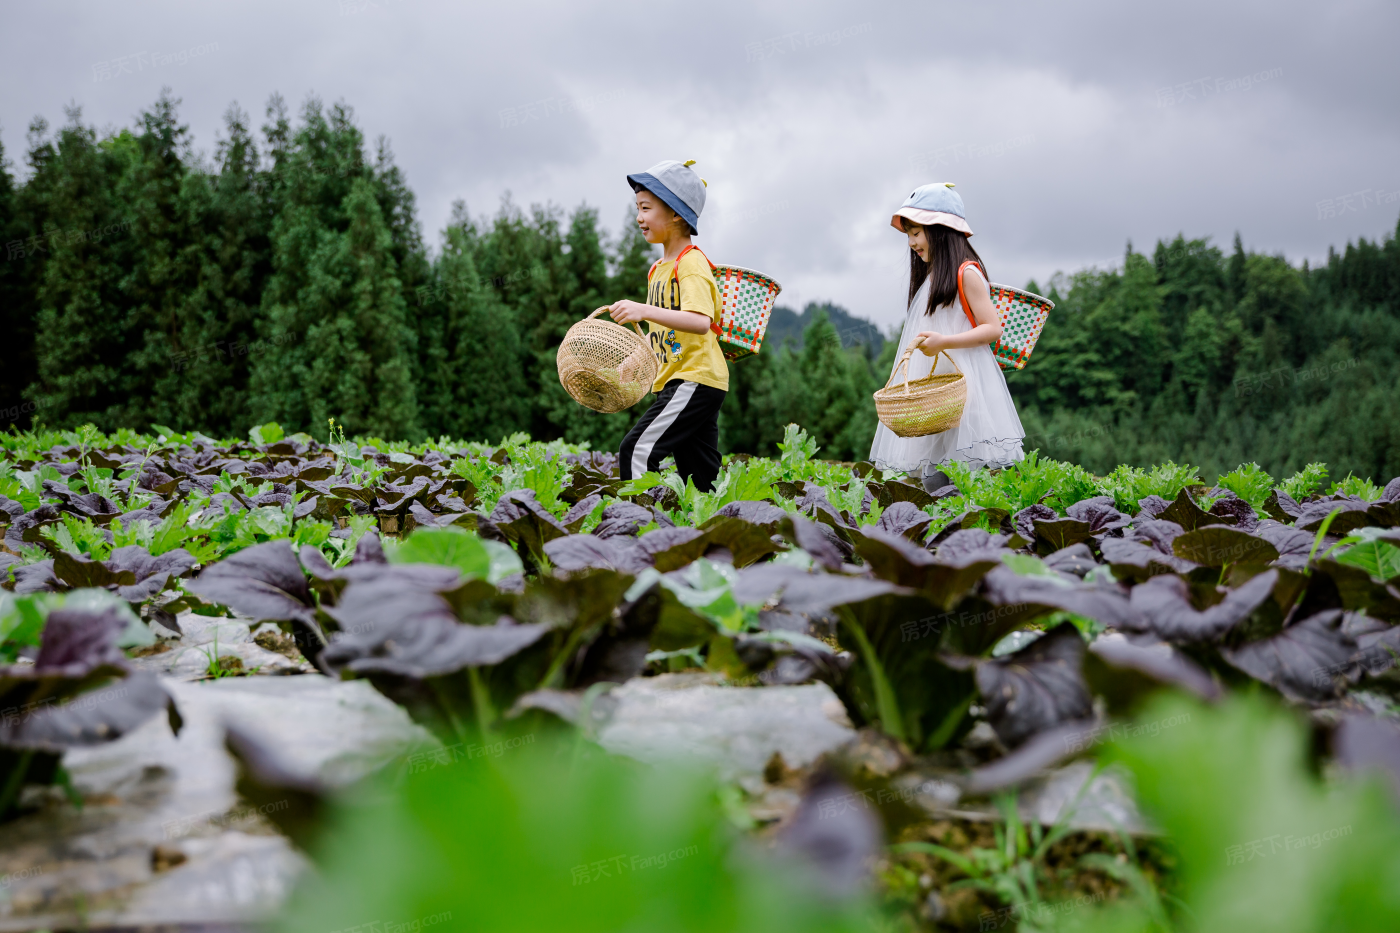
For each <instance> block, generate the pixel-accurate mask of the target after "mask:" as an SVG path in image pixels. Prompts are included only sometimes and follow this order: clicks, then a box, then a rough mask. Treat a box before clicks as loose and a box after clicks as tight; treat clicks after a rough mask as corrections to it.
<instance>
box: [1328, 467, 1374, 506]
mask: <svg viewBox="0 0 1400 933" xmlns="http://www.w3.org/2000/svg"><path fill="white" fill-rule="evenodd" d="M1327 492H1328V493H1329V494H1331V495H1336V494H1338V493H1340V494H1341V495H1344V496H1359V497H1360V498H1362V499H1365V500H1366V501H1368V502H1372V501H1375V500H1376V499H1379V498H1380V497H1381V489H1380V487H1379V486H1377V485H1376V484H1374V483H1372V482H1371V481H1370V480H1369V479H1362V478H1361V477H1359V476H1353V475H1351V474H1350V473H1348V474H1347V475H1346V477H1345V478H1344V479H1342V480H1339V481H1338V482H1335V483H1333V484H1332V486H1331V488H1329V489H1328V490H1327Z"/></svg>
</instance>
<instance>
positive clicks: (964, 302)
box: [958, 259, 992, 327]
mask: <svg viewBox="0 0 1400 933" xmlns="http://www.w3.org/2000/svg"><path fill="white" fill-rule="evenodd" d="M968 266H976V267H977V271H978V272H980V273H982V278H983V279H984V280H986V282H987V287H988V288H991V287H992V280H991V279H988V278H987V270H986V269H983V268H982V264H981V263H980V262H978V261H977V260H975V259H969V260H967V262H964V263H963V264H962V265H960V266H958V300H959V301H961V302H962V308H963V314H966V315H967V321H968V323H969V324H971V325H972V326H973V327H976V326H977V318H975V317H973V316H972V309H971V308H970V307H968V304H967V293H966V292H965V291H963V270H964V269H966V268H967V267H968Z"/></svg>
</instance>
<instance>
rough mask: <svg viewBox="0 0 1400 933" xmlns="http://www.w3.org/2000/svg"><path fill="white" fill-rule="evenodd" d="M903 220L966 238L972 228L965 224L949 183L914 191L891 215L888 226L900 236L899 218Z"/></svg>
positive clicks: (901, 226)
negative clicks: (946, 229) (942, 228)
mask: <svg viewBox="0 0 1400 933" xmlns="http://www.w3.org/2000/svg"><path fill="white" fill-rule="evenodd" d="M905 217H907V218H909V219H910V220H912V221H914V223H916V224H921V225H923V226H925V227H927V226H930V225H931V224H942V225H943V226H945V227H952V228H953V229H954V230H956V231H958V232H959V233H961V234H964V235H965V236H972V228H971V227H969V226H968V225H967V211H966V210H964V209H963V202H962V198H961V197H959V196H958V193H957V192H956V191H954V190H953V183H952V182H951V181H940V182H935V183H933V184H931V185H921V186H919V187H918V188H915V189H914V193H913V194H911V195H909V197H908V198H907V199H906V200H905V202H904V204H903V206H902V207H900V209H899V210H897V211H895V212H894V217H893V218H892V219H891V220H890V226H892V227H894V228H895V229H896V230H898V231H899V232H900V233H903V232H904V220H903V219H902V218H905Z"/></svg>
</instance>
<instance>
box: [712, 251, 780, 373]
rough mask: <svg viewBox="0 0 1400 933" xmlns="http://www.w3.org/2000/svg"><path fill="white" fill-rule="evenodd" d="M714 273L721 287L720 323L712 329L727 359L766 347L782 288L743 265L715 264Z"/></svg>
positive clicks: (716, 282)
mask: <svg viewBox="0 0 1400 933" xmlns="http://www.w3.org/2000/svg"><path fill="white" fill-rule="evenodd" d="M711 274H713V275H714V277H715V284H716V285H718V286H719V293H720V309H719V311H720V313H719V324H718V325H713V326H711V328H710V329H711V330H713V331H714V332H715V334H716V335H718V337H719V348H720V350H721V352H723V353H724V358H725V359H727V360H741V359H743V358H744V357H746V356H752V355H753V354H755V353H757V352H758V350H759V348H760V347H762V346H763V335H764V334H765V333H766V332H767V331H768V319H769V317H770V316H771V315H772V313H773V303H774V302H775V301H777V300H778V293H779V292H781V291H782V290H783V287H782V286H781V285H779V284H778V283H777V282H776V281H775V280H774V279H772V278H771V277H770V276H766V275H764V274H763V273H762V272H755V271H753V270H752V269H745V268H743V267H741V266H714V267H713V268H712V270H711Z"/></svg>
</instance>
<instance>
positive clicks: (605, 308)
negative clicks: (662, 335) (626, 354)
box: [586, 305, 647, 340]
mask: <svg viewBox="0 0 1400 933" xmlns="http://www.w3.org/2000/svg"><path fill="white" fill-rule="evenodd" d="M611 307H612V305H603V306H602V307H601V308H599V309H598V310H597V311H594V312H593V313H592V314H590V315H588V317H587V318H586V320H592V319H593V318H595V317H597V316H598V315H600V314H602V313H603V312H604V311H606V310H608V309H609V308H611ZM632 329H633V330H635V331H636V332H637V336H638V337H641V338H642V339H643V340H645V339H647V335H646V334H644V333H642V329H641V328H640V327H638V326H637V325H636V324H635V323H633V325H632Z"/></svg>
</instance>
